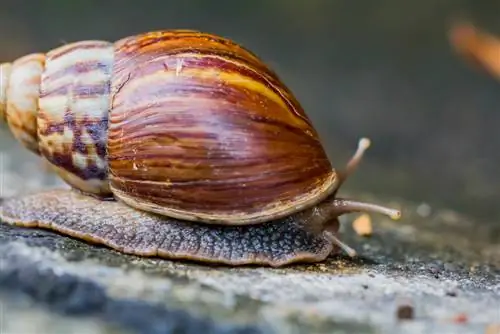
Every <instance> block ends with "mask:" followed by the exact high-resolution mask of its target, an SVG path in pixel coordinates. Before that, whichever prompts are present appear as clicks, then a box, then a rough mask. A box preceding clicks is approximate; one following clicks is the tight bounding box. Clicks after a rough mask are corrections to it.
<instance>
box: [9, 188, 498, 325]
mask: <svg viewBox="0 0 500 334" xmlns="http://www.w3.org/2000/svg"><path fill="white" fill-rule="evenodd" d="M356 198H359V199H364V200H371V201H376V202H379V203H380V202H381V199H380V198H379V199H374V198H370V197H369V196H359V195H357V196H356ZM383 202H385V203H386V204H387V205H391V206H396V207H403V208H404V218H403V219H402V220H401V221H399V222H393V221H390V220H388V219H385V218H384V217H379V216H372V218H373V226H374V234H373V235H372V237H370V238H364V237H361V236H358V235H356V234H355V233H354V232H353V230H352V227H351V226H350V224H349V222H350V221H351V220H352V218H354V217H352V216H350V217H348V218H344V219H343V222H344V224H343V227H342V230H343V231H342V234H341V235H342V239H343V240H344V241H345V242H347V243H348V244H349V245H351V246H353V247H354V248H356V249H357V251H358V252H359V254H360V256H359V258H357V259H350V258H348V257H345V256H335V257H332V258H330V259H328V260H327V261H326V262H324V263H319V264H315V265H295V266H290V267H286V268H280V269H272V268H262V267H236V268H231V267H227V266H214V265H211V266H205V265H202V264H198V263H188V262H173V261H166V260H161V259H156V258H140V257H135V256H127V255H123V254H120V253H118V252H115V251H112V250H109V249H107V248H105V247H96V246H93V245H88V244H86V243H84V242H80V241H77V240H74V239H71V238H68V237H64V236H61V235H58V234H55V233H52V232H49V231H44V230H38V229H22V228H13V227H10V226H8V225H6V224H0V261H1V262H0V285H1V287H2V291H3V293H2V295H1V296H0V298H1V300H2V302H3V310H4V311H3V312H2V313H3V317H2V322H1V327H0V329H1V331H2V333H19V332H20V331H21V329H22V330H24V332H30V328H37V329H38V332H40V330H41V329H42V328H43V329H44V330H43V332H44V333H45V332H51V333H69V332H71V330H69V328H73V330H75V329H74V328H75V326H76V327H78V333H85V332H89V333H118V332H119V333H123V332H124V331H123V329H126V331H128V332H130V333H198V332H201V329H203V332H204V333H209V332H210V333H353V332H354V333H376V332H384V333H485V331H486V328H487V326H491V325H492V324H495V323H500V233H499V232H498V230H499V227H498V224H495V223H494V222H492V223H488V222H484V223H481V224H479V223H478V222H475V221H472V220H470V219H468V218H467V217H463V216H461V215H459V214H458V213H456V212H452V211H445V210H436V209H434V208H433V210H422V205H418V204H414V203H405V202H403V201H396V202H395V203H391V201H383ZM426 205H427V204H426ZM424 211H425V214H423V212H424ZM27 317H29V318H30V319H31V320H32V321H31V322H30V324H27V323H26V322H25V321H23V319H27ZM49 317H50V321H48V319H49ZM20 326H31V327H20ZM33 333H34V332H33Z"/></svg>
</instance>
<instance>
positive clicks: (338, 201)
mask: <svg viewBox="0 0 500 334" xmlns="http://www.w3.org/2000/svg"><path fill="white" fill-rule="evenodd" d="M354 212H365V213H378V214H383V215H386V216H388V217H390V218H391V219H394V220H397V219H399V218H400V217H401V211H399V210H396V209H392V208H389V207H385V206H382V205H378V204H374V203H367V202H361V201H357V200H351V199H345V198H335V195H331V196H329V197H328V198H327V199H325V200H324V201H322V202H321V203H319V204H318V205H316V206H315V207H313V208H311V209H309V210H305V211H303V212H301V213H300V215H301V217H300V218H301V219H302V221H303V222H304V226H306V227H307V228H308V229H309V230H310V231H311V232H312V233H327V234H328V236H329V238H330V239H331V240H332V242H333V243H334V244H335V245H336V246H338V247H339V248H341V249H342V250H343V251H344V252H346V253H347V254H348V255H350V256H355V255H356V251H355V250H354V249H352V248H351V247H349V246H348V245H346V244H344V243H343V242H342V241H340V240H339V239H338V238H337V236H336V234H337V232H338V229H339V226H340V224H339V220H338V218H339V217H340V216H342V215H345V214H349V213H354Z"/></svg>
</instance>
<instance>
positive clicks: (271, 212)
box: [0, 30, 399, 266]
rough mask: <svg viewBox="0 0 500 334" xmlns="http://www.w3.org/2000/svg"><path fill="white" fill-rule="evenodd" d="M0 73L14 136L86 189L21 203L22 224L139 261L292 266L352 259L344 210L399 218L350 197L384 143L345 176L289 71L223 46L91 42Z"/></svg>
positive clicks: (15, 212) (5, 209)
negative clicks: (336, 255) (349, 186)
mask: <svg viewBox="0 0 500 334" xmlns="http://www.w3.org/2000/svg"><path fill="white" fill-rule="evenodd" d="M0 80H1V83H2V86H1V87H2V91H0V111H1V113H2V115H3V117H4V119H5V121H6V122H7V124H8V125H9V128H10V129H11V132H12V134H13V135H14V137H15V138H17V139H18V140H19V142H21V143H22V144H23V145H24V146H25V147H26V148H27V149H28V150H30V151H31V152H34V153H35V154H38V155H39V156H40V157H42V158H43V159H46V160H47V161H48V163H49V164H51V166H53V168H54V170H55V171H56V173H58V175H59V176H60V177H61V178H62V179H63V180H64V181H65V182H66V183H67V184H68V185H69V186H70V188H71V189H68V190H66V189H64V190H57V191H45V192H40V193H36V194H32V195H25V196H20V197H16V198H11V199H6V200H5V201H4V203H3V204H2V210H1V211H2V213H1V214H0V218H1V219H2V220H3V221H5V222H7V223H11V224H14V225H19V226H39V227H44V228H51V229H54V230H57V231H59V232H62V233H65V234H67V235H70V236H73V237H76V238H80V239H84V240H89V241H94V242H99V243H102V244H106V245H108V246H110V247H112V248H115V249H119V250H121V251H123V252H125V253H131V254H137V255H152V254H155V255H160V256H163V257H167V258H189V259H197V260H203V261H213V262H222V263H228V264H246V263H260V264H268V265H274V266H278V265H283V264H287V263H291V262H298V261H306V260H307V261H320V260H323V259H324V258H325V257H327V256H328V255H329V254H330V253H332V251H333V250H334V248H335V246H337V247H340V248H343V249H344V250H350V249H349V248H348V247H347V246H346V245H344V244H342V243H341V242H340V241H339V240H338V239H337V238H336V237H335V234H336V232H337V229H338V220H337V217H338V216H339V215H341V214H344V213H349V212H353V211H372V212H380V213H383V214H387V215H390V216H393V217H399V211H396V210H392V209H388V208H384V207H380V206H377V205H373V204H368V203H361V202H356V201H349V200H345V199H338V198H336V193H337V191H338V189H339V187H340V185H341V184H342V182H343V181H344V180H345V179H346V178H347V176H348V175H349V174H350V173H351V172H352V170H353V169H354V168H355V167H356V166H357V164H358V163H359V161H360V160H361V156H362V154H363V152H364V150H365V149H366V147H367V143H368V141H367V140H362V141H360V144H361V145H360V146H359V148H358V151H357V152H356V154H355V156H354V157H353V158H352V160H351V161H350V162H349V164H348V166H347V167H346V168H345V170H344V171H341V172H340V171H336V170H335V169H334V168H333V167H332V165H331V163H330V161H329V159H328V157H327V155H326V153H325V151H324V149H323V147H322V144H321V141H320V139H319V136H318V133H317V132H316V130H315V129H314V127H313V125H312V123H311V121H310V119H309V118H308V116H307V115H306V113H305V112H304V110H303V109H302V107H301V105H300V103H299V102H298V101H297V100H296V98H295V97H294V96H293V94H292V92H291V91H290V90H289V89H288V88H287V87H286V86H285V85H284V84H283V83H282V82H281V80H280V79H279V77H278V76H277V74H276V73H275V72H273V71H272V70H271V69H270V68H268V67H267V66H266V65H265V64H264V63H263V62H262V61H261V60H260V59H259V58H258V57H257V56H256V55H254V54H253V53H252V52H250V51H248V50H247V49H245V48H243V47H242V46H240V45H238V44H236V43H235V42H233V41H230V40H228V39H225V38H223V37H220V36H215V35H212V34H208V33H202V32H198V31H190V30H169V31H157V32H149V33H144V34H139V35H136V36H131V37H127V38H123V39H121V40H118V41H116V42H114V43H111V42H107V41H81V42H75V43H71V44H67V45H64V46H61V47H59V48H56V49H54V50H51V51H49V52H47V53H46V54H41V53H37V54H32V55H27V56H25V57H22V58H19V59H18V60H16V61H14V62H12V63H4V64H1V65H0ZM124 217H127V219H125V218H124ZM131 219H132V220H131ZM131 224H132V225H131ZM106 231H107V232H106ZM110 231H119V232H118V233H116V232H114V233H116V234H115V235H111V234H110V233H111V232H110ZM140 231H142V232H144V233H143V234H141V235H142V236H141V237H140V236H139V234H140ZM148 235H149V237H148ZM209 235H210V236H213V238H212V239H210V238H209V237H208V236H209ZM119 236H121V239H120V238H119ZM155 236H156V238H155ZM188 236H190V237H192V238H191V239H189V237H188ZM176 238H177V239H176ZM252 238H257V239H259V238H260V239H259V240H260V241H257V239H256V240H253V239H252ZM160 239H161V240H160ZM285 239H286V240H285ZM127 240H128V241H127ZM130 240H136V241H137V240H141V242H146V241H145V240H148V242H146V244H140V245H139V244H133V243H132V244H130V243H128V242H130ZM160 241H161V243H160ZM217 243H218V244H217ZM287 245H288V246H287ZM294 245H295V246H294ZM235 247H239V250H238V252H235V251H236V250H235ZM280 247H282V249H280V250H277V249H278V248H280ZM235 254H239V255H237V256H236V255H235Z"/></svg>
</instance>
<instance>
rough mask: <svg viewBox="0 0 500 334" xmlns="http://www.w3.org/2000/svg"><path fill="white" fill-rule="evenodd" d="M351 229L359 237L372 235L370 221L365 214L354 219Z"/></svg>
mask: <svg viewBox="0 0 500 334" xmlns="http://www.w3.org/2000/svg"><path fill="white" fill-rule="evenodd" d="M352 227H353V228H354V231H356V233H357V234H358V235H361V236H363V237H368V236H370V235H372V233H373V228H372V221H371V219H370V216H369V215H367V214H362V215H361V216H359V217H358V218H356V220H354V222H353V223H352Z"/></svg>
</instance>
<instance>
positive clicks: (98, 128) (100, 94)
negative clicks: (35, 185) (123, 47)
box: [0, 41, 113, 197]
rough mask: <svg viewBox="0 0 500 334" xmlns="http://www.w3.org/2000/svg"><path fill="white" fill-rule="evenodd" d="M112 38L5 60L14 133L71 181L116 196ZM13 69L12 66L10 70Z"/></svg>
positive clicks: (3, 97) (4, 96)
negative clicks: (111, 147) (110, 140)
mask: <svg viewBox="0 0 500 334" xmlns="http://www.w3.org/2000/svg"><path fill="white" fill-rule="evenodd" d="M112 64H113V44H112V43H109V42H105V41H83V42H76V43H71V44H67V45H63V46H61V47H59V48H56V49H53V50H51V51H50V52H48V53H46V54H31V55H28V56H25V57H22V58H20V59H18V60H16V61H14V62H13V63H12V65H10V64H3V68H2V69H4V70H3V71H2V76H1V79H2V83H3V82H5V83H6V88H3V86H2V92H1V93H0V103H2V102H4V104H3V105H5V107H4V108H1V107H0V108H1V109H5V114H6V121H7V123H8V124H9V127H10V129H11V131H12V133H13V134H14V136H15V137H16V138H17V139H18V140H19V141H20V142H21V143H22V144H23V145H24V146H25V147H27V148H28V149H30V150H31V151H33V152H35V153H37V154H40V155H41V156H42V157H44V158H45V159H46V160H47V161H48V162H49V163H50V164H51V165H52V167H53V168H54V170H55V171H56V172H57V173H58V175H59V176H60V177H61V178H62V179H63V180H64V181H66V182H67V183H68V184H69V185H71V186H72V187H74V188H76V189H79V190H81V191H83V192H86V193H89V194H93V195H96V196H99V197H108V196H111V192H110V189H109V185H108V165H107V158H106V140H107V124H108V110H109V100H110V98H109V95H110V94H109V87H110V79H111V68H112ZM9 70H10V71H9Z"/></svg>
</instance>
